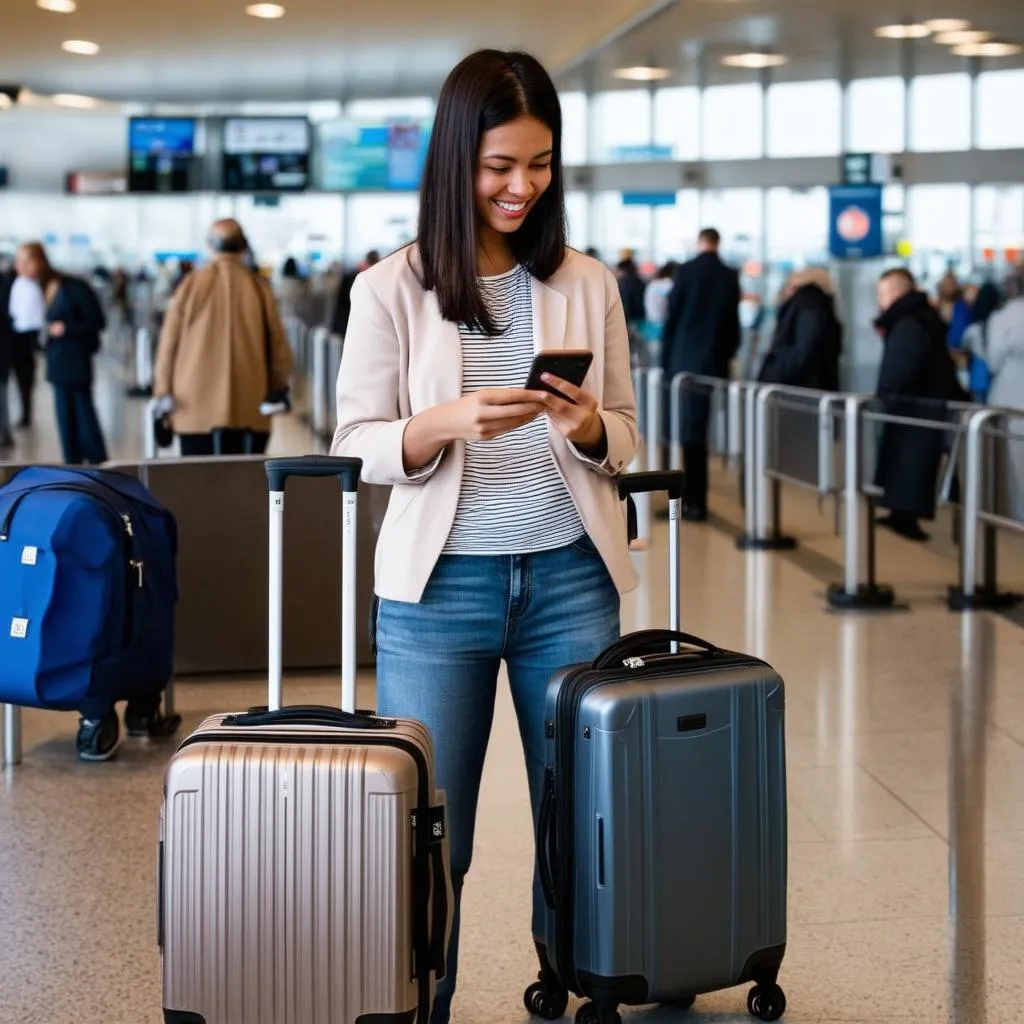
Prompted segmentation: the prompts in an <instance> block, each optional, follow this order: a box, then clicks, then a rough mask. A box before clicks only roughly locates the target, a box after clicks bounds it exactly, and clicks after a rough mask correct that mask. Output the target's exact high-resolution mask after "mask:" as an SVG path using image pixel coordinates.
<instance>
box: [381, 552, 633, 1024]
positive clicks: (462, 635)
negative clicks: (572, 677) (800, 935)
mask: <svg viewBox="0 0 1024 1024" xmlns="http://www.w3.org/2000/svg"><path fill="white" fill-rule="evenodd" d="M376 632H377V652H378V653H377V704H378V712H379V713H380V714H383V715H397V716H403V717H407V718H416V719H419V720H420V721H421V722H423V723H425V724H426V726H427V727H428V728H429V729H430V732H431V735H432V736H433V740H434V750H435V754H436V761H437V773H438V785H439V786H440V787H441V788H443V789H444V790H445V792H446V795H447V800H448V834H449V840H450V844H451V856H452V884H453V887H454V889H455V917H454V922H453V925H454V926H453V929H452V941H451V946H450V947H449V950H448V970H447V974H446V977H445V978H444V980H443V981H442V982H440V984H439V985H438V991H437V998H436V1000H435V1002H434V1010H433V1014H432V1015H431V1024H446V1022H447V1021H448V1018H449V1013H450V1008H451V1000H452V995H453V993H454V991H455V978H456V967H457V963H458V949H459V905H460V901H461V894H462V883H463V879H464V878H465V876H466V872H468V871H469V865H470V861H471V860H472V855H473V830H474V826H475V823H476V807H477V798H478V796H479V793H480V776H481V774H482V772H483V766H484V756H485V755H486V753H487V741H488V739H489V737H490V732H491V721H492V719H493V717H494V698H495V693H496V691H497V680H498V669H499V667H500V664H501V661H502V659H504V660H505V662H506V663H507V665H508V675H509V683H510V686H511V690H512V701H513V703H514V705H515V710H516V717H517V718H518V720H519V734H520V738H521V740H522V744H523V752H524V754H525V756H526V772H527V777H528V781H529V786H530V800H531V803H532V806H533V814H534V824H535V825H536V820H537V811H538V809H539V804H540V796H541V789H542V786H543V781H544V699H545V693H546V690H547V686H548V682H549V681H550V679H551V677H552V676H553V675H554V674H555V673H556V672H557V671H558V670H559V669H561V668H563V667H565V666H567V665H572V664H574V663H576V662H583V661H591V660H592V659H593V658H594V657H596V655H598V654H599V653H600V652H601V651H602V650H603V649H604V648H605V647H607V646H608V645H609V644H611V643H613V642H614V641H616V640H617V639H618V638H619V595H618V592H617V591H616V589H615V585H614V584H613V583H612V581H611V577H610V576H609V575H608V571H607V569H606V568H605V565H604V562H603V560H602V559H601V556H600V555H599V554H598V553H597V552H596V550H595V549H594V545H593V544H592V543H591V541H590V539H589V538H588V537H586V536H584V537H582V538H581V539H580V540H579V541H577V542H576V543H574V544H570V545H569V546H567V547H563V548H558V549H556V550H554V551H546V552H541V553H538V554H529V555H497V556H491V555H443V556H442V557H441V559H440V560H439V561H438V564H437V566H436V567H435V569H434V572H433V574H432V575H431V577H430V581H429V583H428V584H427V588H426V590H425V592H424V594H423V598H422V600H421V601H420V603H419V604H407V603H403V602H396V601H385V600H382V601H381V602H380V607H379V609H378V612H377V631H376ZM544 912H545V908H544V901H543V895H542V893H541V891H540V885H539V883H538V881H537V877H536V870H535V872H534V884H533V931H534V934H535V935H540V934H543V932H542V930H541V925H542V922H543V920H544V917H543V915H544Z"/></svg>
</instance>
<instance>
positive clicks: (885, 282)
mask: <svg viewBox="0 0 1024 1024" xmlns="http://www.w3.org/2000/svg"><path fill="white" fill-rule="evenodd" d="M878 305H879V308H880V309H881V311H882V312H881V315H880V316H879V317H878V319H877V320H876V321H875V327H876V328H877V330H878V332H879V334H881V336H882V340H883V343H884V345H885V351H884V353H883V355H882V365H881V367H880V368H879V371H878V385H877V388H876V393H877V396H878V398H880V399H881V400H882V406H883V410H884V411H885V412H886V413H890V414H892V415H895V416H907V417H916V418H919V419H932V420H945V419H946V416H947V409H946V402H951V401H969V400H970V397H969V396H968V395H967V393H966V392H965V391H964V390H963V388H961V387H960V384H959V382H958V381H957V377H956V366H955V365H954V363H953V358H952V356H951V355H950V353H949V349H948V348H947V346H946V333H947V331H946V325H945V323H944V322H943V320H942V318H941V317H940V316H939V314H938V312H937V311H936V310H935V309H934V308H933V307H932V305H931V303H930V302H929V301H928V297H927V296H926V295H925V294H924V293H923V292H921V291H918V289H917V283H916V281H915V280H914V277H913V275H912V274H911V273H910V271H908V270H905V269H903V268H902V267H899V268H896V269H893V270H889V271H887V272H886V273H885V274H883V275H882V278H881V280H880V281H879V283H878ZM946 441H947V437H946V435H945V434H944V432H943V431H941V430H937V429H932V428H930V427H912V426H909V425H906V424H897V423H887V424H885V426H884V427H883V429H882V436H881V440H880V442H879V450H878V466H877V470H876V473H875V484H876V485H877V486H878V487H880V488H881V489H882V491H883V492H884V493H883V497H882V500H881V504H882V505H883V506H884V507H885V508H888V509H889V510H890V511H889V515H888V516H886V517H884V518H883V519H881V520H879V522H880V524H881V525H883V526H887V527H888V528H889V529H891V530H893V531H894V532H896V533H898V534H900V535H901V536H903V537H906V538H908V539H909V540H927V539H928V534H927V533H925V531H924V530H922V529H921V526H920V524H919V522H918V520H919V519H934V518H935V500H936V490H937V481H938V474H939V465H940V463H941V461H942V455H943V451H944V450H945V445H946Z"/></svg>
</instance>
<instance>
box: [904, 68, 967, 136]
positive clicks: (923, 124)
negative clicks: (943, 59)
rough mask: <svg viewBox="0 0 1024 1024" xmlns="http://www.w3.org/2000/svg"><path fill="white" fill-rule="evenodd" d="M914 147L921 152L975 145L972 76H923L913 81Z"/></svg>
mask: <svg viewBox="0 0 1024 1024" xmlns="http://www.w3.org/2000/svg"><path fill="white" fill-rule="evenodd" d="M910 148H911V149H912V150H914V151H915V152H917V153H932V152H936V151H943V152H951V151H953V150H958V149H970V148H971V78H970V76H969V75H966V74H963V75H922V76H921V77H920V78H915V79H914V80H913V82H912V83H911V85H910Z"/></svg>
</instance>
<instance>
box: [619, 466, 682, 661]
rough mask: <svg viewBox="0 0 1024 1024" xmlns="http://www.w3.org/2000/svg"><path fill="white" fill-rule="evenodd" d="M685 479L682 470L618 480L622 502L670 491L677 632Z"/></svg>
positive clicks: (672, 608)
mask: <svg viewBox="0 0 1024 1024" xmlns="http://www.w3.org/2000/svg"><path fill="white" fill-rule="evenodd" d="M683 480H684V476H683V473H682V472H681V471H679V470H665V471H663V472H654V473H627V474H626V475H625V476H620V477H619V479H618V485H619V497H620V498H621V499H622V500H623V501H625V500H626V499H627V498H628V497H630V496H631V495H633V494H642V493H644V492H649V491H667V492H668V519H669V523H668V565H669V570H668V571H669V595H668V604H669V627H670V628H671V629H674V630H677V631H678V630H680V629H682V625H683V622H682V612H681V610H680V600H679V599H680V593H681V590H682V587H681V584H680V580H679V531H680V521H681V519H682V514H683ZM674 652H675V648H674V647H673V653H674Z"/></svg>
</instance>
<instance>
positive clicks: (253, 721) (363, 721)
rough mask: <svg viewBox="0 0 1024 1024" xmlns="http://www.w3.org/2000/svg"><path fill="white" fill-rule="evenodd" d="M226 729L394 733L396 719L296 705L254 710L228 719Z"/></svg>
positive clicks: (319, 706) (362, 712)
mask: <svg viewBox="0 0 1024 1024" xmlns="http://www.w3.org/2000/svg"><path fill="white" fill-rule="evenodd" d="M221 724H222V725H224V726H234V727H238V726H257V725H286V726H287V725H316V726H327V727H328V728H332V729H394V728H395V727H396V726H397V725H398V722H397V721H396V720H395V719H394V718H378V717H377V716H376V715H374V714H372V713H371V712H369V711H355V712H352V711H340V710H339V709H338V708H331V707H326V706H322V705H320V704H293V705H292V706H291V707H287V708H281V710H280V711H269V710H268V709H267V708H264V707H259V708H250V709H249V710H248V711H247V712H245V714H243V715H228V716H227V718H225V719H224V720H223V721H222V723H221Z"/></svg>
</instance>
